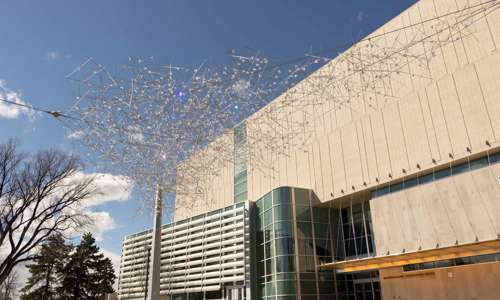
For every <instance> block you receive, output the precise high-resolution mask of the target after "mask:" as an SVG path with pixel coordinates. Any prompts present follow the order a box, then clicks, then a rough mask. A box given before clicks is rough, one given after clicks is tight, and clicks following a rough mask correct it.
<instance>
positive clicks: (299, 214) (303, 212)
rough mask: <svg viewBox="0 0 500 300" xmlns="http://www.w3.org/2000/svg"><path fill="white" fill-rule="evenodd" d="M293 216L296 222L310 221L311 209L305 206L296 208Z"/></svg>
mask: <svg viewBox="0 0 500 300" xmlns="http://www.w3.org/2000/svg"><path fill="white" fill-rule="evenodd" d="M295 214H296V219H297V221H311V209H310V208H309V207H307V206H296V207H295Z"/></svg>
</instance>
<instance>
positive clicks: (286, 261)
mask: <svg viewBox="0 0 500 300" xmlns="http://www.w3.org/2000/svg"><path fill="white" fill-rule="evenodd" d="M294 265H295V263H294V256H277V257H276V272H285V273H286V272H293V271H294V270H295V267H294Z"/></svg>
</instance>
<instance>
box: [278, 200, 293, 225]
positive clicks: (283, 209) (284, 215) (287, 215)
mask: <svg viewBox="0 0 500 300" xmlns="http://www.w3.org/2000/svg"><path fill="white" fill-rule="evenodd" d="M291 219H292V207H291V206H290V205H288V204H282V205H278V206H275V207H274V220H275V221H281V220H291Z"/></svg>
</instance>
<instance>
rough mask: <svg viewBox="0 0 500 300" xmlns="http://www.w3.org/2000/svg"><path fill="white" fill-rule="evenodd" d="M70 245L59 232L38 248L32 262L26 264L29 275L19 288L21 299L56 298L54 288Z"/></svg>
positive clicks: (48, 299)
mask: <svg viewBox="0 0 500 300" xmlns="http://www.w3.org/2000/svg"><path fill="white" fill-rule="evenodd" d="M71 249H72V246H71V245H68V244H66V242H65V240H64V238H63V237H62V235H61V234H56V235H53V236H51V237H50V238H49V239H48V241H47V242H46V243H45V244H43V245H42V246H41V248H40V252H39V253H38V256H37V257H36V258H35V260H34V263H33V264H30V265H28V266H27V267H28V270H29V272H30V273H31V276H30V277H29V278H28V281H27V283H26V285H25V286H24V288H23V289H22V290H21V293H22V294H21V300H35V299H42V300H51V299H58V297H57V292H56V288H57V287H58V286H59V282H60V272H61V270H62V269H63V267H64V265H65V264H66V262H67V260H68V258H69V253H70V251H71Z"/></svg>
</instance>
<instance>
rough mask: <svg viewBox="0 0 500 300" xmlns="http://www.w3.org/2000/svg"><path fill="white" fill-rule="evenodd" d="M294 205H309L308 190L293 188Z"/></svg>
mask: <svg viewBox="0 0 500 300" xmlns="http://www.w3.org/2000/svg"><path fill="white" fill-rule="evenodd" d="M295 206H310V203H309V191H308V190H304V189H299V188H295Z"/></svg>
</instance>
